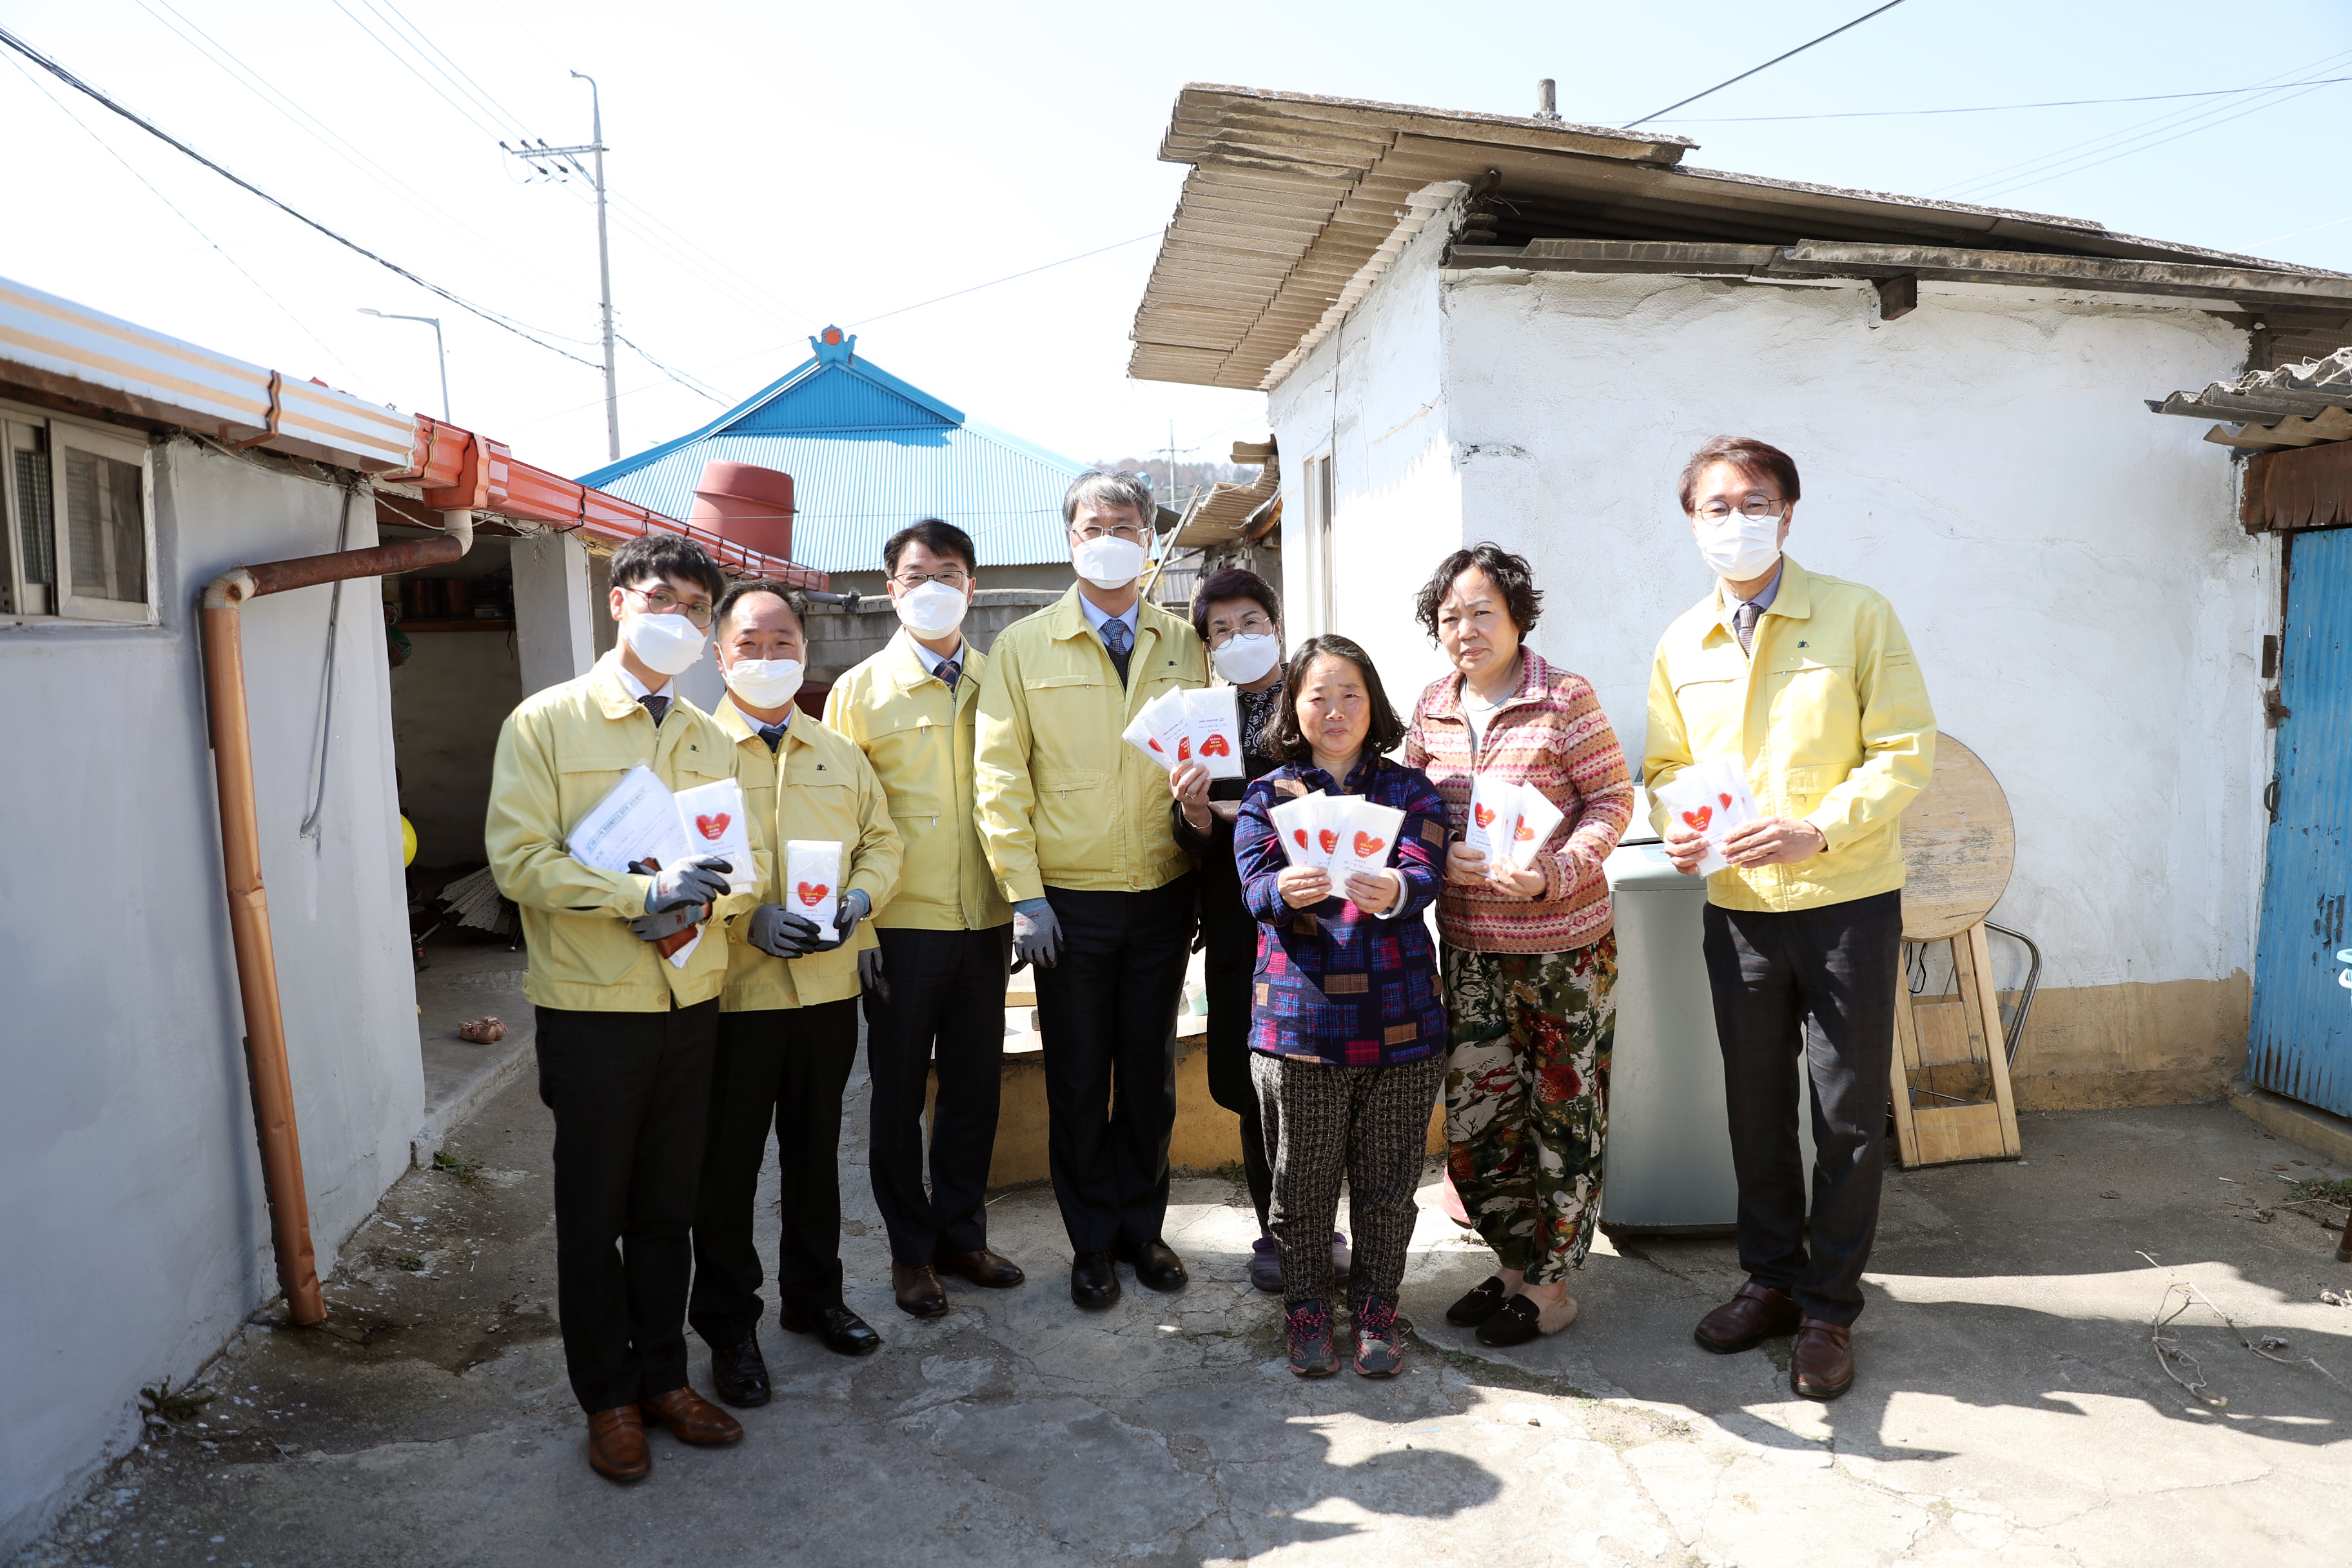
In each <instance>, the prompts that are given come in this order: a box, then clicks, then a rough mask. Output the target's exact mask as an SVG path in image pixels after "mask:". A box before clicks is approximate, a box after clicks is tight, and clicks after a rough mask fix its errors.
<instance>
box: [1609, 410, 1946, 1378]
mask: <svg viewBox="0 0 2352 1568" xmlns="http://www.w3.org/2000/svg"><path fill="white" fill-rule="evenodd" d="M1797 499H1798V481H1797V466H1796V464H1795V463H1793V462H1792V461H1790V458H1789V457H1788V454H1786V453H1784V452H1782V451H1780V450H1779V449H1778V448H1776V447H1768V446H1766V445H1765V444H1764V443H1763V442H1761V441H1756V440H1751V439H1748V438H1744V437H1719V438H1717V439H1716V440H1713V441H1710V442H1708V443H1707V444H1706V446H1704V447H1700V448H1699V450H1698V452H1697V453H1696V455H1695V456H1694V457H1693V458H1691V460H1690V463H1689V465H1688V466H1687V467H1686V468H1685V469H1684V470H1683V479H1682V502H1683V510H1685V512H1687V513H1688V514H1689V515H1690V519H1691V527H1692V530H1693V531H1694V532H1695V534H1696V537H1697V540H1698V545H1699V550H1700V552H1701V553H1702V554H1703V555H1705V556H1706V562H1707V564H1708V566H1709V567H1710V568H1712V569H1713V571H1714V572H1715V574H1716V577H1717V589H1716V592H1714V593H1712V594H1710V595H1707V597H1706V598H1705V599H1703V600H1701V601H1700V602H1699V603H1698V604H1697V605H1696V606H1694V607H1693V608H1691V609H1690V610H1688V611H1686V612H1685V614H1684V615H1683V616H1681V618H1680V619H1678V620H1676V621H1675V624H1674V625H1673V626H1670V627H1668V628H1667V630H1666V635H1665V636H1664V638H1662V639H1661V640H1660V642H1659V644H1658V651H1657V657H1656V658H1655V660H1654V663H1653V664H1652V666H1651V671H1650V734H1649V742H1648V744H1647V745H1646V746H1645V747H1644V751H1645V752H1646V756H1645V758H1644V761H1643V783H1644V784H1646V785H1647V787H1648V788H1649V791H1650V794H1651V798H1652V802H1653V804H1652V807H1651V811H1652V819H1653V820H1654V822H1655V823H1656V825H1657V826H1658V828H1659V830H1660V832H1661V833H1662V834H1663V836H1664V838H1665V847H1666V853H1667V855H1668V856H1669V857H1670V858H1672V859H1673V861H1674V863H1675V867H1676V868H1678V869H1680V870H1682V871H1683V872H1685V873H1686V874H1696V872H1697V869H1698V867H1699V863H1700V861H1701V860H1702V858H1704V856H1705V852H1706V847H1707V846H1706V841H1705V839H1704V838H1703V837H1702V836H1701V835H1700V834H1699V833H1697V832H1696V831H1694V826H1693V825H1692V824H1691V823H1688V822H1685V821H1684V820H1680V819H1679V818H1678V817H1677V816H1675V815H1674V814H1670V813H1669V811H1668V809H1667V807H1666V805H1664V804H1663V803H1661V802H1659V800H1658V794H1659V792H1660V791H1661V790H1664V789H1667V788H1668V787H1669V786H1670V785H1671V784H1673V783H1674V781H1675V777H1676V775H1677V774H1679V773H1682V771H1683V770H1684V769H1685V768H1687V767H1689V766H1691V764H1693V763H1698V762H1706V761H1709V760H1712V759H1715V758H1718V757H1720V758H1727V759H1729V760H1730V761H1731V762H1732V763H1734V764H1735V765H1736V766H1737V767H1738V769H1739V770H1740V771H1741V772H1742V773H1744V775H1745V776H1746V778H1747V780H1748V785H1749V788H1750V789H1751V790H1752V792H1753V793H1754V795H1755V796H1756V801H1757V805H1758V806H1759V810H1760V811H1761V813H1762V814H1763V815H1762V817H1761V819H1760V820H1759V821H1756V822H1753V823H1750V824H1748V825H1745V826H1741V827H1739V828H1738V829H1736V830H1735V831H1733V832H1731V833H1730V834H1728V835H1727V836H1724V837H1723V838H1722V843H1721V850H1722V853H1723V855H1724V857H1725V858H1727V860H1728V861H1729V862H1730V865H1729V867H1728V868H1726V869H1723V870H1719V871H1717V872H1716V873H1715V874H1714V875H1713V876H1712V877H1710V878H1709V879H1708V880H1707V889H1706V892H1707V908H1706V968H1707V979H1708V983H1709V984H1710V986H1711V987H1712V989H1713V991H1714V994H1715V1021H1716V1035H1717V1039H1718V1041H1719V1043H1720V1045H1721V1047H1722V1050H1723V1079H1724V1091H1725V1100H1726V1104H1727V1110H1728V1112H1729V1116H1730V1121H1731V1157H1732V1167H1733V1171H1734V1173H1735V1175H1736V1176H1737V1177H1738V1184H1739V1213H1738V1228H1739V1262H1740V1266H1741V1267H1742V1268H1745V1269H1746V1270H1747V1271H1748V1283H1746V1284H1745V1285H1743V1286H1741V1287H1740V1289H1739V1291H1738V1294H1737V1295H1736V1296H1734V1297H1733V1298H1732V1300H1729V1301H1728V1302H1727V1303H1725V1304H1724V1305H1723V1306H1721V1307H1718V1308H1717V1309H1716V1310H1714V1311H1712V1312H1710V1313H1708V1314H1707V1315H1706V1318H1705V1319H1704V1320H1702V1321H1700V1323H1699V1325H1698V1327H1697V1329H1696V1337H1697V1339H1698V1342H1699V1343H1700V1344H1701V1345H1703V1346H1705V1347H1706V1349H1708V1350H1711V1351H1716V1352H1721V1353H1725V1354H1728V1353H1730V1352H1736V1351H1742V1350H1746V1349H1748V1347H1749V1346H1751V1345H1753V1344H1755V1343H1757V1342H1759V1341H1761V1340H1764V1339H1767V1338H1769V1337H1772V1336H1774V1335H1778V1334H1786V1333H1790V1332H1791V1331H1793V1332H1795V1334H1796V1336H1797V1342H1796V1345H1795V1347H1794V1348H1793V1350H1792V1351H1791V1352H1790V1366H1789V1381H1790V1386H1791V1387H1792V1388H1793V1389H1794V1390H1795V1392H1796V1393H1797V1394H1801V1395H1802V1396H1804V1397H1806V1398H1809V1399H1834V1398H1836V1397H1837V1396H1838V1395H1839V1394H1843V1393H1844V1392H1845V1391H1846V1389H1847V1387H1848V1386H1849V1385H1851V1384H1852V1383H1853V1321H1854V1320H1855V1319H1856V1318H1857V1317H1858V1316H1860V1315H1861V1312H1862V1272H1863V1269H1864V1267H1865V1266H1866V1265H1867V1264H1868V1262H1869V1260H1870V1247H1871V1241H1872V1238H1873V1237H1874V1235H1875V1234H1876V1231H1877V1227H1878V1195H1879V1184H1880V1180H1881V1178H1882V1177H1883V1175H1884V1173H1885V1167H1886V1142H1885V1127H1886V1107H1887V1096H1888V1085H1889V1079H1888V1073H1889V1070H1890V1067H1891V1063H1892V1056H1893V1051H1894V1039H1895V986H1896V985H1897V984H1900V970H1901V951H1902V939H1903V894H1902V887H1903V845H1902V839H1901V836H1900V834H1899V832H1898V831H1897V828H1896V821H1897V819H1898V818H1899V817H1900V816H1902V813H1903V808H1904V807H1905V806H1906V805H1909V804H1910V803H1911V801H1912V800H1913V798H1914V797H1916V795H1918V793H1919V792H1920V791H1921V790H1922V789H1924V788H1926V787H1927V780H1928V777H1929V775H1930V773H1932V772H1933V771H1934V768H1935V759H1936V716H1935V714H1934V712H1933V711H1932V710H1930V709H1929V708H1928V706H1927V687H1926V684H1925V683H1924V682H1923V681H1922V680H1921V679H1920V675H1919V665H1918V661H1917V659H1916V658H1914V657H1913V656H1912V652H1911V644H1910V641H1909V639H1907V638H1906V637H1905V636H1904V635H1903V626H1902V624H1901V623H1900V622H1899V621H1897V620H1896V619H1895V611H1894V608H1893V606H1892V605H1888V604H1887V602H1886V601H1885V598H1883V597H1881V596H1880V595H1877V594H1875V593H1874V592H1872V591H1871V590H1870V589H1868V588H1865V587H1863V586H1862V585H1861V584H1856V583H1845V582H1841V581H1839V580H1838V579H1837V578H1835V577H1824V576H1822V575H1820V574H1816V573H1811V572H1808V571H1806V570H1805V569H1804V568H1803V567H1801V566H1800V565H1798V564H1797V563H1795V562H1794V561H1791V560H1789V559H1788V558H1787V557H1785V556H1784V555H1782V554H1781V552H1780V547H1781V544H1782V542H1784V541H1785V540H1786V539H1787V538H1788V534H1789V522H1790V516H1791V515H1792V514H1793V512H1794V511H1795V510H1796V502H1797ZM1691 815H1692V816H1693V817H1694V818H1695V817H1696V811H1694V812H1693V813H1692V814H1691ZM1799 1055H1801V1056H1802V1058H1803V1061H1804V1068H1805V1074H1806V1077H1807V1079H1809V1081H1810V1082H1811V1089H1812V1101H1813V1105H1814V1108H1815V1109H1814V1121H1813V1129H1814V1168H1813V1171H1812V1173H1811V1183H1810V1189H1811V1199H1812V1216H1811V1248H1810V1250H1808V1247H1807V1234H1808V1233H1807V1226H1806V1197H1807V1192H1808V1182H1807V1173H1806V1172H1805V1170H1804V1164H1803V1158H1802V1155H1801V1146H1800V1144H1799V1142H1798V1137H1797V1117H1798V1115H1799V1113H1800V1112H1799V1106H1798V1099H1799V1096H1798V1093H1797V1079H1796V1075H1795V1074H1793V1073H1791V1072H1790V1058H1792V1057H1797V1056H1799Z"/></svg>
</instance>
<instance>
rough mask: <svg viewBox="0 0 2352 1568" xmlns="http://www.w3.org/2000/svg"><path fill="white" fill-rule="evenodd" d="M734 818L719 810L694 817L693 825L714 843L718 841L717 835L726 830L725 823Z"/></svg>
mask: <svg viewBox="0 0 2352 1568" xmlns="http://www.w3.org/2000/svg"><path fill="white" fill-rule="evenodd" d="M734 820H735V819H734V818H733V817H731V816H728V815H727V814H726V813H725V812H723V811H721V812H715V813H713V814H711V815H710V816H698V817H696V818H695V819H694V826H696V827H698V828H699V829H700V830H701V833H702V836H703V837H705V838H708V839H709V840H710V841H711V842H712V843H714V844H715V843H717V842H718V841H719V835H720V834H722V833H724V832H726V831H727V825H728V824H729V823H730V822H732V821H734Z"/></svg>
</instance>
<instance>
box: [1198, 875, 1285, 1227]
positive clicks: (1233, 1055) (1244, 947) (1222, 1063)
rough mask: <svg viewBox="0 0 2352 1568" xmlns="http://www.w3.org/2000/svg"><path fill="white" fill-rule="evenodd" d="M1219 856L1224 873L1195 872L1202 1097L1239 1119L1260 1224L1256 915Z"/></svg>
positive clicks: (1264, 1179) (1265, 1193) (1263, 1176)
mask: <svg viewBox="0 0 2352 1568" xmlns="http://www.w3.org/2000/svg"><path fill="white" fill-rule="evenodd" d="M1227 837H1228V841H1229V847H1228V851H1227V853H1226V855H1225V859H1224V866H1223V870H1224V873H1225V874H1224V875H1223V877H1219V876H1217V875H1216V869H1217V868H1213V867H1211V866H1209V865H1207V864H1206V863H1205V862H1204V863H1203V865H1202V870H1201V872H1200V878H1201V934H1202V937H1203V938H1204V939H1205V945H1204V947H1203V950H1202V953H1201V977H1202V980H1203V981H1204V982H1206V984H1207V986H1208V992H1209V1045H1208V1057H1209V1061H1208V1067H1209V1098H1210V1099H1212V1100H1215V1101H1216V1102H1217V1103H1218V1104H1219V1105H1221V1106H1223V1108H1224V1109H1225V1110H1230V1111H1232V1112H1233V1113H1234V1115H1235V1116H1237V1117H1239V1118H1240V1119H1241V1123H1242V1174H1243V1177H1244V1179H1245V1180H1246V1181H1247V1182H1248V1183H1249V1195H1250V1203H1251V1204H1252V1205H1254V1206H1255V1208H1256V1209H1257V1227H1258V1229H1259V1230H1260V1231H1261V1232H1263V1231H1265V1228H1266V1224H1267V1215H1266V1210H1267V1205H1269V1204H1271V1203H1272V1201H1273V1198H1274V1167H1273V1165H1272V1164H1271V1163H1269V1162H1268V1159H1267V1155H1266V1152H1265V1121H1264V1120H1263V1118H1261V1116H1260V1115H1259V1113H1258V1093H1257V1085H1256V1084H1255V1083H1254V1082H1253V1081H1251V1078H1250V1048H1249V1032H1250V982H1251V980H1252V979H1253V978H1255V975H1256V973H1257V929H1258V928H1257V921H1255V920H1253V919H1252V918H1251V917H1250V912H1249V908H1248V906H1246V905H1245V904H1244V903H1243V902H1242V889H1241V879H1240V878H1239V877H1237V876H1235V875H1234V872H1233V855H1232V853H1231V850H1230V835H1228V836H1227Z"/></svg>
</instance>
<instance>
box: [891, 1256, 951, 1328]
mask: <svg viewBox="0 0 2352 1568" xmlns="http://www.w3.org/2000/svg"><path fill="white" fill-rule="evenodd" d="M890 1289H891V1293H892V1294H893V1295H895V1296H896V1297H897V1298H898V1310H900V1311H902V1312H904V1313H906V1314H907V1315H908V1316H909V1317H914V1318H936V1317H940V1316H941V1315H943V1314H944V1313H945V1312H946V1311H947V1310H948V1290H947V1287H946V1286H944V1285H942V1284H940V1276H939V1271H938V1270H937V1269H934V1268H929V1267H928V1266H927V1267H925V1268H908V1267H907V1266H906V1265H905V1264H903V1263H893V1264H892V1265H890Z"/></svg>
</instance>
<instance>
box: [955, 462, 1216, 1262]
mask: <svg viewBox="0 0 2352 1568" xmlns="http://www.w3.org/2000/svg"><path fill="white" fill-rule="evenodd" d="M1156 510H1157V508H1156V507H1155V506H1154V504H1153V502H1152V500H1151V490H1150V487H1149V486H1148V485H1146V484H1145V483H1144V482H1143V481H1142V480H1141V479H1138V478H1137V477H1136V476H1135V475H1132V474H1108V473H1100V472H1093V473H1086V474H1081V475H1079V476H1078V478H1077V479H1076V481H1075V482H1073V483H1072V484H1071V486H1070V489H1069V493H1068V494H1067V495H1066V497H1064V498H1063V501H1062V518H1063V521H1064V522H1065V523H1066V524H1067V526H1068V529H1069V539H1070V563H1071V565H1072V566H1074V567H1075V568H1076V570H1077V574H1078V582H1077V585H1076V587H1074V588H1072V589H1071V590H1070V592H1069V593H1068V594H1066V595H1064V596H1063V598H1062V599H1061V601H1060V602H1059V603H1057V604H1055V605H1050V606H1048V607H1046V608H1045V609H1043V610H1040V611H1038V612H1037V613H1036V614H1035V615H1033V616H1028V617H1027V618H1025V619H1024V620H1020V621H1016V622H1015V623H1013V625H1012V626H1007V627H1005V629H1004V630H1003V632H1002V633H1000V634H999V635H998V637H997V639H996V646H995V647H993V648H992V649H990V651H989V656H988V668H987V669H986V670H985V671H984V672H983V673H982V678H981V689H980V720H979V727H978V735H977V741H976V751H975V755H974V758H973V766H972V778H973V785H974V792H973V793H974V811H975V812H976V814H977V816H978V817H979V822H980V835H981V844H982V852H983V853H984V854H985V855H986V856H987V858H988V862H989V867H990V869H991V870H992V872H993V873H994V874H995V877H996V881H997V886H998V887H999V888H1000V889H1002V890H1003V894H1004V897H1005V899H1006V900H1007V901H1008V902H1010V903H1011V904H1012V906H1013V951H1014V952H1015V955H1016V959H1017V962H1016V963H1015V964H1014V967H1015V968H1016V969H1017V968H1019V967H1020V965H1021V964H1022V963H1028V964H1032V965H1034V967H1035V978H1036V986H1037V1012H1038V1020H1039V1023H1040V1026H1041V1029H1042V1033H1043V1034H1044V1037H1045V1105H1046V1112H1047V1116H1048V1131H1047V1138H1046V1152H1047V1162H1048V1166H1049V1168H1050V1170H1051V1172H1052V1174H1053V1178H1054V1196H1055V1200H1056V1201H1057V1202H1058V1203H1059V1204H1060V1205H1061V1210H1062V1224H1063V1226H1064V1228H1065V1229H1066V1230H1067V1231H1068V1233H1069V1237H1070V1247H1071V1250H1072V1251H1073V1253H1074V1254H1075V1257H1074V1258H1072V1260H1071V1267H1070V1299H1071V1300H1074V1301H1076V1303H1077V1304H1078V1305H1079V1306H1081V1307H1088V1308H1105V1307H1108V1306H1110V1305H1111V1304H1112V1303H1113V1302H1115V1301H1117V1300H1118V1297H1119V1283H1118V1269H1117V1268H1115V1267H1114V1266H1113V1263H1114V1259H1116V1260H1117V1261H1119V1262H1125V1263H1129V1264H1130V1265H1132V1266H1133V1267H1134V1269H1135V1277H1136V1279H1137V1281H1138V1282H1139V1283H1140V1284H1143V1285H1147V1286H1149V1287H1150V1288H1151V1289H1155V1290H1180V1289H1183V1287H1184V1284H1185V1279H1186V1277H1185V1273H1184V1265H1183V1262H1182V1261H1181V1259H1180V1258H1177V1256H1176V1254H1175V1253H1174V1252H1173V1251H1172V1250H1171V1249H1170V1247H1168V1244H1167V1243H1166V1241H1164V1240H1163V1239H1162V1238H1161V1237H1160V1226H1161V1224H1162V1222H1163V1221H1164V1220H1165V1218H1166V1216H1167V1212H1168V1140H1169V1135H1170V1133H1171V1131H1173V1129H1174V1127H1175V1123H1176V1007H1177V1004H1178V1002H1179V1000H1180V999H1181V996H1182V994H1183V988H1184V965H1185V961H1186V958H1187V956H1188V955H1189V954H1190V952H1191V951H1192V924H1193V887H1192V880H1193V879H1192V859H1191V858H1190V857H1188V856H1187V855H1186V854H1185V853H1184V852H1183V851H1182V850H1181V849H1179V848H1178V847H1176V839H1175V835H1174V832H1173V829H1172V827H1171V822H1170V817H1169V811H1168V800H1169V789H1170V784H1169V775H1167V774H1166V773H1162V772H1161V771H1160V768H1159V766H1158V765H1157V764H1156V763H1152V762H1151V761H1150V760H1149V759H1148V758H1146V757H1145V756H1144V755H1143V753H1142V752H1139V751H1138V750H1136V749H1135V748H1134V747H1132V746H1129V745H1128V744H1126V743H1125V742H1122V741H1121V740H1120V739H1119V736H1120V733H1121V731H1124V730H1126V728H1127V727H1128V725H1129V723H1131V722H1132V721H1134V719H1135V716H1136V714H1137V713H1139V711H1141V710H1142V709H1143V706H1144V705H1145V704H1146V703H1148V702H1150V701H1151V700H1153V699H1154V698H1157V697H1159V696H1160V694H1161V693H1163V692H1167V691H1171V690H1174V689H1178V688H1180V687H1196V686H1205V685H1207V684H1208V679H1209V672H1208V664H1207V661H1206V659H1205V658H1203V656H1202V651H1201V639H1200V637H1198V636H1197V635H1195V634H1194V632H1193V630H1192V626H1191V625H1190V624H1189V623H1188V622H1185V621H1181V620H1179V619H1178V618H1177V617H1176V616H1171V615H1170V614H1169V613H1168V612H1167V611H1165V610H1162V609H1160V607H1159V606H1157V605H1150V604H1147V603H1145V602H1144V600H1143V597H1142V595H1141V594H1140V592H1139V586H1138V584H1139V579H1140V578H1141V576H1142V575H1143V566H1144V562H1145V560H1146V547H1147V546H1148V544H1149V543H1150V539H1151V519H1152V517H1153V515H1154V513H1155V512H1156Z"/></svg>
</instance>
